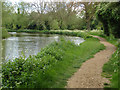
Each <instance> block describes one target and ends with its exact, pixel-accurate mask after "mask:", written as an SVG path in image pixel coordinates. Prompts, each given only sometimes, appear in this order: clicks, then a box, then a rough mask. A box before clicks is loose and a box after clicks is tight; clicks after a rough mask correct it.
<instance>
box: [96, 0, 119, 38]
mask: <svg viewBox="0 0 120 90" xmlns="http://www.w3.org/2000/svg"><path fill="white" fill-rule="evenodd" d="M96 16H97V19H98V20H99V21H101V22H102V24H103V27H104V33H105V34H106V35H107V36H109V35H110V34H113V35H114V36H115V37H120V30H119V26H120V2H112V3H101V4H100V5H99V7H98V10H97V12H96Z"/></svg>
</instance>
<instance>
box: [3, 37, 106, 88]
mask: <svg viewBox="0 0 120 90" xmlns="http://www.w3.org/2000/svg"><path fill="white" fill-rule="evenodd" d="M104 48H105V47H104V45H103V44H100V43H99V40H98V39H96V38H92V37H91V38H86V41H85V42H83V43H82V44H80V45H75V44H74V43H73V42H70V41H65V40H64V39H61V41H60V42H54V43H52V44H51V45H49V46H47V47H46V48H44V49H42V51H41V52H39V53H38V54H37V55H36V56H29V57H28V58H27V59H24V57H20V58H16V59H15V60H13V61H12V62H11V61H8V62H7V63H4V64H3V69H2V73H3V74H2V79H3V80H2V82H3V88H8V87H9V88H10V87H11V88H15V87H16V88H23V87H24V88H25V87H26V88H63V87H64V86H65V85H66V83H67V82H66V81H67V79H68V78H70V77H71V76H72V75H73V73H74V72H76V71H77V70H78V68H80V66H81V64H82V63H83V62H85V61H86V60H88V59H89V58H91V57H93V55H94V54H95V53H96V52H98V51H100V50H103V49H104ZM73 53H74V54H73Z"/></svg>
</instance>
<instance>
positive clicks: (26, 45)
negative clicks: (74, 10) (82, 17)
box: [2, 32, 84, 62]
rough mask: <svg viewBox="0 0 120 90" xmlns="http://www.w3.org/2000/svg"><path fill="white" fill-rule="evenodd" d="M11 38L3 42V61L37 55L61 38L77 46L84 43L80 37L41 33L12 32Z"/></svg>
mask: <svg viewBox="0 0 120 90" xmlns="http://www.w3.org/2000/svg"><path fill="white" fill-rule="evenodd" d="M10 34H11V37H9V38H7V39H4V40H3V41H2V60H3V62H4V61H8V60H12V59H15V58H18V57H20V56H21V55H23V54H24V55H25V57H26V58H27V57H28V56H29V55H36V54H37V53H38V52H40V50H41V48H44V47H46V46H47V45H49V44H50V43H52V42H54V41H59V39H60V38H61V37H64V38H65V40H71V41H73V42H74V43H75V44H76V45H79V44H80V43H82V42H84V39H82V38H80V37H72V36H63V35H57V34H40V33H16V32H11V33H10Z"/></svg>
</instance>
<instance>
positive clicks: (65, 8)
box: [2, 0, 100, 30]
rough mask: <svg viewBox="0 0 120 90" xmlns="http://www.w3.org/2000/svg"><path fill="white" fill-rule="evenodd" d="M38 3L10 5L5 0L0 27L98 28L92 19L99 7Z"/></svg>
mask: <svg viewBox="0 0 120 90" xmlns="http://www.w3.org/2000/svg"><path fill="white" fill-rule="evenodd" d="M38 2H39V0H35V1H34V2H31V3H26V2H19V3H16V4H12V3H11V2H9V1H8V0H5V1H4V2H3V3H2V8H3V9H2V21H3V23H2V27H5V28H7V29H12V30H19V29H34V30H36V29H37V30H51V29H54V30H56V29H60V30H65V29H68V30H74V29H78V30H84V29H88V30H91V29H97V26H98V27H100V25H99V22H98V21H97V20H96V18H94V16H95V15H94V14H95V11H96V6H97V5H98V4H99V3H95V2H90V3H89V2H81V3H73V2H52V3H50V2H44V3H43V2H39V3H38ZM79 7H80V8H79ZM73 8H74V10H73ZM75 8H78V10H77V9H75Z"/></svg>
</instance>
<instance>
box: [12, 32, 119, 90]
mask: <svg viewBox="0 0 120 90" xmlns="http://www.w3.org/2000/svg"><path fill="white" fill-rule="evenodd" d="M10 32H14V31H12V30H11V31H10ZM17 32H28V33H32V32H34V33H37V32H39V33H45V34H61V35H71V36H80V37H83V38H84V39H88V38H91V36H89V35H97V36H100V37H103V38H105V39H106V40H107V41H108V42H110V43H112V44H113V45H115V46H116V47H118V46H119V45H118V42H117V40H118V39H116V38H114V37H112V36H110V37H107V36H105V35H104V34H103V31H101V30H97V31H96V30H93V31H91V32H87V31H80V30H73V31H70V30H62V31H61V30H51V31H48V30H46V31H39V30H31V31H30V30H21V31H20V30H19V31H17ZM119 51H120V50H119V48H117V50H116V52H115V53H114V54H113V55H112V57H111V59H110V60H109V61H108V62H107V63H106V64H105V65H104V66H103V73H102V76H105V77H106V78H107V77H109V78H110V79H111V80H110V81H111V83H110V85H108V84H107V83H105V87H106V86H107V87H110V88H113V87H116V88H117V85H118V82H119V80H118V71H119V69H118V67H119V66H118V62H119V61H118V60H119V59H120V57H119V56H120V52H119ZM113 63H114V64H113ZM109 67H111V68H112V69H111V70H110V69H109ZM116 71H117V72H116ZM109 72H110V73H109ZM114 72H115V74H114Z"/></svg>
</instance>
